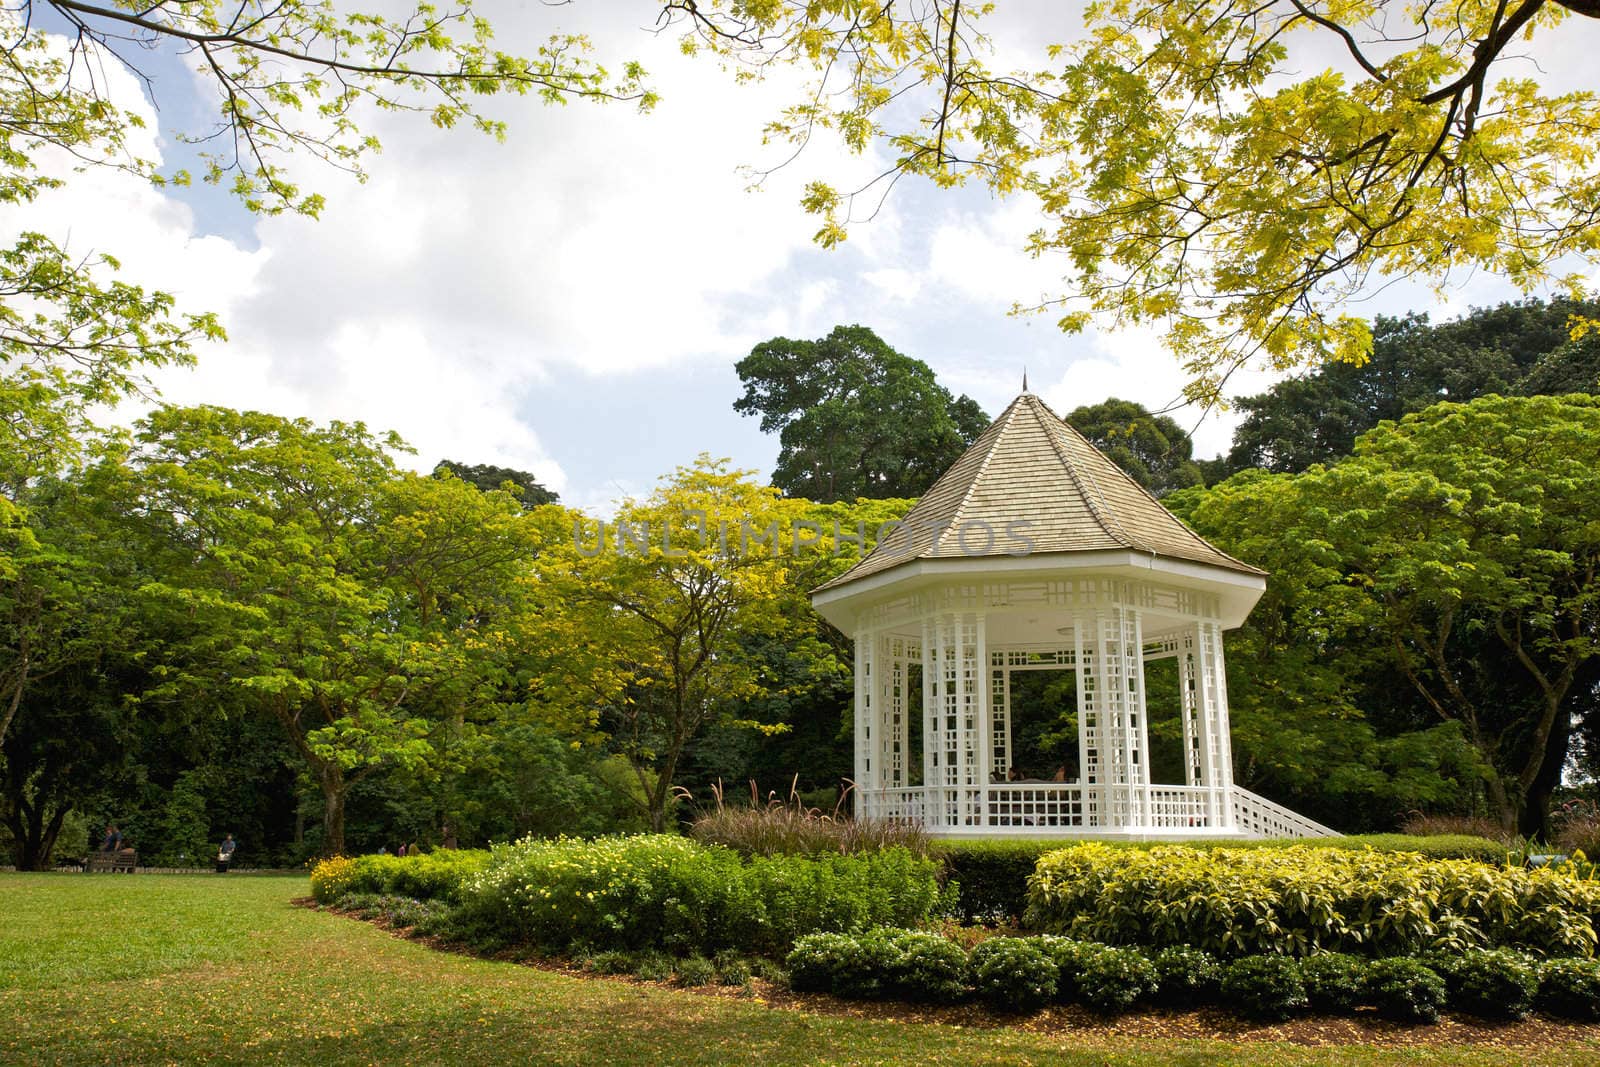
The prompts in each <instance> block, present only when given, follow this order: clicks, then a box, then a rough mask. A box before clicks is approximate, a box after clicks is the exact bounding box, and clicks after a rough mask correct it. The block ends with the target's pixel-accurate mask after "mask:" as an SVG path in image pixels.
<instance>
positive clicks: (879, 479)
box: [733, 326, 989, 503]
mask: <svg viewBox="0 0 1600 1067" xmlns="http://www.w3.org/2000/svg"><path fill="white" fill-rule="evenodd" d="M737 370H738V372H739V380H740V381H742V382H743V383H744V395H743V396H741V397H740V398H739V399H738V400H736V401H734V404H733V410H735V411H737V412H739V414H741V415H759V416H761V429H762V431H763V432H765V433H776V434H777V435H778V440H779V442H780V444H781V446H782V447H781V449H780V451H779V453H778V462H777V466H776V467H775V468H774V470H773V473H772V484H773V485H775V486H777V487H778V488H779V489H781V490H783V491H784V492H785V493H787V494H789V495H790V496H793V497H804V498H806V499H809V500H814V501H817V502H819V503H829V502H832V501H836V500H854V499H856V498H857V497H868V498H882V497H911V496H920V495H921V494H922V493H923V491H924V490H926V489H927V488H928V487H929V486H930V485H932V484H933V482H934V480H935V479H936V478H938V477H939V475H940V474H942V473H943V472H944V470H945V468H946V467H948V466H950V464H951V463H954V462H955V460H956V458H957V457H958V456H960V455H961V453H962V452H963V451H964V450H965V449H966V447H967V446H968V445H970V444H971V443H972V442H973V441H974V440H975V439H976V438H977V436H978V434H980V433H982V432H983V430H984V428H985V427H986V426H988V424H989V420H988V418H987V417H986V416H985V415H984V413H983V410H982V409H981V408H979V407H978V405H977V403H976V402H974V401H973V400H972V399H970V398H969V397H966V396H961V397H953V396H951V394H950V391H949V390H948V389H946V388H944V386H942V385H940V384H939V382H938V380H937V379H936V378H935V377H934V374H933V370H932V368H930V367H929V366H928V365H927V364H926V363H923V362H922V361H921V360H918V359H912V358H911V357H909V356H904V355H901V354H900V353H899V352H896V351H895V350H894V349H892V348H890V347H889V346H888V345H887V344H886V343H884V341H883V340H882V339H881V338H880V337H878V335H877V334H875V333H873V332H872V331H871V330H870V329H868V328H866V327H865V326H835V327H834V328H833V331H832V332H831V333H829V334H828V336H826V337H823V338H819V339H817V340H815V341H795V340H790V339H789V338H787V337H774V338H772V339H771V340H770V341H763V342H762V343H761V344H759V345H756V347H755V348H754V349H752V350H751V352H750V354H749V355H748V356H746V357H745V358H744V359H742V360H740V361H739V363H738V365H737Z"/></svg>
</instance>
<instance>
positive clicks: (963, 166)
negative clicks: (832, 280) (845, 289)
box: [667, 0, 1600, 399]
mask: <svg viewBox="0 0 1600 1067" xmlns="http://www.w3.org/2000/svg"><path fill="white" fill-rule="evenodd" d="M667 6H668V9H669V10H670V11H672V12H673V13H674V14H676V15H677V17H678V19H679V22H680V25H682V26H683V27H684V29H685V32H686V34H687V35H688V36H689V38H690V43H691V44H692V45H694V46H697V47H699V48H703V49H707V50H711V51H714V52H717V53H719V54H721V55H724V56H727V57H731V58H734V59H736V60H740V61H743V62H744V63H747V64H749V65H752V66H755V67H757V68H758V69H759V68H760V67H762V66H764V65H772V64H778V63H793V64H797V65H800V66H801V67H804V68H807V69H809V70H811V71H814V72H815V74H816V75H817V79H818V80H820V82H821V83H822V84H820V85H817V84H812V85H809V86H807V87H806V91H805V92H804V94H803V95H802V96H799V97H798V98H797V100H796V103H795V104H794V106H792V107H791V108H789V109H787V110H786V111H784V112H783V113H782V114H781V115H779V116H778V117H777V118H776V119H775V120H774V122H773V123H772V124H771V126H770V127H769V130H770V133H771V135H774V136H779V137H788V138H790V139H791V140H792V141H793V142H794V143H795V144H797V145H804V144H805V143H807V141H808V140H809V139H810V138H811V137H812V135H813V134H814V132H815V131H816V130H818V129H819V128H831V129H834V130H836V131H838V133H839V135H840V136H841V137H842V138H843V140H844V141H845V143H846V144H847V145H849V146H850V147H852V148H853V149H855V150H856V151H858V152H863V153H865V152H868V151H873V152H879V151H881V152H883V153H884V154H885V156H886V157H887V158H889V159H890V160H892V162H891V163H890V165H889V171H888V172H886V173H885V174H883V175H880V176H879V177H880V179H882V180H873V181H871V182H869V183H868V184H866V185H864V186H863V187H860V188H858V189H856V190H855V191H854V192H850V191H848V190H840V189H837V188H835V187H833V186H831V185H830V184H828V183H826V182H822V181H818V182H813V183H811V184H810V185H809V186H808V187H807V190H806V194H805V197H804V204H805V206H806V207H807V208H808V209H809V210H811V211H813V212H815V213H816V214H817V215H818V216H819V218H820V220H821V227H820V229H819V231H818V233H817V238H818V240H819V241H821V242H822V243H823V244H825V245H827V244H834V243H837V242H838V241H840V240H842V239H843V238H844V236H845V234H846V232H847V231H846V227H847V226H848V224H849V223H850V222H851V221H852V218H862V217H866V216H868V215H870V214H871V213H872V212H873V211H874V210H875V207H876V205H877V204H878V203H880V202H881V199H882V196H883V195H885V193H884V192H883V190H887V189H890V188H892V187H893V186H894V184H895V183H894V181H893V180H888V179H895V178H898V177H901V176H905V175H917V176H923V177H926V178H928V179H929V180H931V181H932V182H934V183H935V184H936V185H939V186H941V187H947V186H953V185H959V184H961V183H963V182H965V181H968V180H977V181H981V182H984V183H986V184H987V185H988V186H989V187H990V188H991V189H992V190H993V191H995V192H996V193H999V194H1002V195H1004V194H1011V193H1017V192H1026V193H1028V194H1031V196H1032V197H1033V198H1034V199H1035V200H1036V201H1037V203H1038V205H1039V207H1040V208H1041V209H1042V211H1043V212H1044V213H1045V215H1046V220H1045V222H1044V224H1043V225H1042V226H1040V227H1039V228H1038V229H1037V230H1036V231H1035V232H1034V233H1033V234H1032V235H1031V237H1030V238H1029V241H1028V249H1027V250H1028V251H1030V252H1032V253H1034V254H1035V255H1041V256H1049V257H1054V258H1055V259H1056V260H1057V261H1058V262H1059V263H1060V264H1061V267H1062V273H1063V274H1064V275H1066V276H1067V278H1068V279H1069V280H1068V281H1067V282H1066V284H1065V286H1064V289H1065V291H1064V292H1063V293H1062V295H1061V296H1060V297H1059V298H1055V299H1053V298H1049V297H1046V298H1045V299H1043V300H1038V299H1036V296H1035V294H1033V293H1019V294H1017V295H1018V299H1019V300H1020V301H1022V302H1024V304H1033V305H1035V306H1037V307H1039V308H1041V309H1045V308H1058V309H1059V310H1060V311H1061V312H1062V315H1061V318H1060V324H1061V326H1062V327H1063V328H1065V329H1068V330H1075V329H1079V328H1081V327H1083V326H1084V325H1085V324H1086V323H1087V322H1089V321H1090V320H1091V317H1093V316H1098V317H1099V318H1100V321H1101V322H1102V323H1103V324H1130V323H1150V324H1152V325H1155V324H1159V325H1161V326H1163V327H1165V329H1166V331H1167V332H1166V337H1167V342H1168V344H1169V346H1170V347H1171V348H1172V349H1173V350H1174V352H1175V353H1176V354H1177V355H1178V356H1179V357H1180V358H1181V359H1182V360H1183V361H1184V363H1185V365H1186V367H1187V368H1188V370H1189V371H1190V373H1191V374H1192V375H1193V379H1192V381H1191V385H1190V395H1191V396H1192V397H1195V398H1197V399H1211V398H1214V397H1215V396H1217V395H1218V393H1219V390H1220V388H1221V385H1222V382H1223V381H1224V380H1225V377H1226V375H1227V372H1228V370H1229V369H1230V368H1231V367H1233V366H1237V365H1238V364H1239V363H1241V362H1245V361H1250V360H1256V361H1258V362H1264V363H1266V364H1269V365H1271V366H1275V367H1279V368H1284V367H1290V366H1294V365H1311V364H1315V363H1319V362H1322V361H1324V360H1327V359H1337V360H1345V361H1354V362H1359V361H1360V360H1361V359H1363V358H1364V357H1365V356H1366V354H1367V353H1368V351H1369V349H1370V334H1369V331H1368V329H1367V325H1366V323H1365V322H1363V321H1362V320H1360V319H1358V318H1356V317H1355V316H1352V315H1349V314H1347V313H1345V312H1344V311H1343V308H1342V306H1341V304H1342V302H1343V301H1344V300H1345V299H1346V298H1347V297H1349V296H1350V295H1351V294H1353V293H1356V292H1360V291H1362V289H1363V287H1364V286H1365V284H1366V283H1367V281H1368V279H1370V278H1373V277H1378V276H1383V277H1387V278H1395V277H1412V278H1417V279H1422V280H1430V281H1441V280H1443V279H1445V278H1446V277H1447V276H1449V275H1450V274H1451V272H1453V271H1455V270H1458V269H1461V268H1469V267H1470V268H1478V269H1482V270H1484V271H1487V272H1489V273H1491V274H1494V275H1496V276H1499V277H1504V278H1507V279H1509V280H1510V281H1511V282H1512V283H1513V284H1516V285H1518V286H1519V287H1522V288H1523V289H1524V290H1525V291H1526V290H1531V289H1533V288H1534V287H1536V286H1539V285H1540V284H1542V283H1546V282H1553V283H1556V284H1560V285H1562V286H1563V287H1567V288H1573V287H1575V286H1576V285H1577V283H1578V276H1577V275H1576V274H1568V273H1565V272H1567V271H1569V270H1570V269H1571V268H1570V264H1571V262H1572V259H1569V258H1568V257H1575V258H1576V259H1577V260H1578V261H1580V262H1581V261H1587V262H1589V263H1593V262H1595V260H1596V256H1597V249H1600V158H1597V157H1596V155H1595V154H1594V152H1593V151H1592V139H1593V138H1592V132H1591V131H1593V130H1594V129H1595V128H1596V127H1597V126H1600V98H1597V97H1596V95H1595V94H1593V93H1590V92H1583V91H1579V92H1566V93H1554V92H1546V91H1544V90H1542V89H1541V87H1540V85H1539V82H1538V79H1537V76H1536V72H1534V73H1529V72H1528V71H1527V69H1526V68H1519V67H1517V66H1515V63H1516V60H1517V59H1518V58H1519V57H1521V56H1522V55H1524V54H1525V53H1526V51H1527V48H1528V47H1529V46H1528V45H1526V44H1525V43H1524V42H1526V41H1528V40H1529V39H1530V38H1531V39H1532V40H1533V42H1534V45H1535V46H1537V44H1538V43H1540V42H1543V41H1545V40H1547V39H1553V38H1555V37H1556V36H1557V35H1562V36H1563V37H1565V38H1571V37H1574V36H1576V37H1579V38H1587V39H1588V40H1590V41H1595V40H1600V24H1597V22H1596V21H1595V19H1596V17H1597V16H1600V6H1597V5H1596V4H1595V3H1594V2H1593V0H1496V2H1488V0H1449V2H1448V3H1446V4H1444V5H1443V6H1440V5H1437V4H1427V5H1418V6H1413V7H1409V8H1405V9H1404V10H1402V9H1399V8H1396V7H1395V6H1394V5H1393V4H1389V3H1386V2H1385V0H1348V2H1343V3H1337V4H1334V3H1327V2H1321V0H1267V2H1265V3H1254V2H1252V3H1245V2H1242V0H1198V2H1196V3H1188V4H1174V3H1170V2H1169V0H1110V2H1107V3H1100V4H1091V5H1089V6H1088V7H1087V8H1086V9H1085V15H1084V18H1085V32H1084V33H1083V34H1081V35H1079V36H1078V37H1077V38H1076V39H1074V40H1071V41H1067V42H1063V43H1050V42H1046V41H1040V42H1039V43H1038V44H1037V45H1036V46H1035V47H1036V49H1037V50H1036V51H1035V52H1034V54H1031V55H1029V54H1026V53H1024V54H1022V55H1018V56H1017V60H1016V62H1017V67H1016V68H1015V69H1012V70H1005V69H993V68H992V67H991V65H990V62H991V61H990V57H991V56H993V55H995V54H997V53H998V54H1004V55H1015V54H1016V53H1014V52H1012V51H1009V50H1007V51H1000V50H997V49H994V48H992V46H991V42H990V41H989V40H987V39H986V38H985V37H984V35H983V30H982V28H983V26H984V19H985V18H986V17H987V16H988V15H989V14H990V13H991V12H992V11H993V10H994V8H995V6H996V5H992V4H967V3H962V2H961V0H932V2H930V3H927V4H923V5H920V6H918V7H916V8H914V9H911V10H906V9H904V8H902V7H901V6H900V5H863V4H859V3H845V2H826V3H807V4H801V3H769V4H747V3H741V2H738V0H721V2H695V3H690V2H682V3H671V2H669V3H668V5H667ZM1564 20H1565V21H1564ZM1318 48H1327V49H1330V50H1331V51H1332V52H1333V53H1334V54H1335V55H1336V58H1335V59H1334V65H1331V66H1330V65H1326V64H1324V63H1323V62H1322V61H1321V60H1318V59H1313V60H1312V61H1311V62H1310V63H1309V64H1308V63H1307V60H1308V58H1310V57H1311V56H1315V55H1317V54H1318V53H1316V52H1312V51H1308V50H1310V49H1318Z"/></svg>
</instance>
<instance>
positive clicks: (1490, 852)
mask: <svg viewBox="0 0 1600 1067" xmlns="http://www.w3.org/2000/svg"><path fill="white" fill-rule="evenodd" d="M1079 843H1081V842H1076V841H1073V840H1070V839H1066V840H1063V839H1061V838H1056V839H1054V840H1041V839H1036V838H1020V839H1017V840H999V841H994V840H989V841H937V842H934V844H933V846H932V855H933V856H934V857H935V858H937V859H938V860H940V862H942V863H943V864H944V869H945V873H946V875H947V877H948V878H949V880H950V881H951V882H954V883H955V884H956V885H957V886H958V887H959V889H958V896H957V903H956V910H957V913H958V914H959V915H960V917H961V920H962V921H963V922H968V923H972V922H997V923H1005V922H1016V921H1017V920H1019V919H1021V918H1022V916H1023V913H1024V912H1025V910H1026V908H1027V904H1028V879H1029V878H1030V877H1031V876H1032V875H1033V872H1034V868H1035V867H1036V866H1037V864H1038V862H1039V860H1040V859H1042V858H1043V857H1045V856H1047V855H1049V854H1050V853H1052V852H1057V851H1060V850H1061V849H1063V848H1069V847H1071V846H1073V845H1075V844H1079ZM1097 843H1101V844H1104V845H1105V846H1106V847H1108V848H1119V849H1137V850H1141V851H1143V850H1148V849H1151V848H1159V847H1161V842H1151V841H1115V842H1097ZM1304 843H1305V842H1304V841H1302V840H1298V839H1295V840H1290V839H1261V840H1246V841H1233V840H1229V841H1193V842H1186V843H1185V847H1187V848H1198V849H1214V848H1229V849H1258V848H1267V849H1272V848H1283V847H1287V846H1291V845H1302V844H1304ZM1316 845H1317V846H1318V847H1320V848H1338V849H1350V850H1356V851H1360V850H1363V849H1372V850H1374V851H1378V852H1414V853H1417V854H1418V855H1420V856H1423V857H1425V858H1427V859H1465V860H1480V861H1482V862H1484V863H1493V864H1503V863H1505V862H1506V860H1507V859H1508V858H1509V856H1510V853H1509V851H1508V850H1507V849H1506V846H1504V845H1502V844H1499V843H1498V842H1495V841H1490V840H1488V839H1487V838H1483V837H1472V836H1469V835H1466V834H1442V835H1439V836H1435V837H1411V836H1408V835H1406V834H1364V835H1356V836H1352V837H1328V838H1318V839H1317V840H1316Z"/></svg>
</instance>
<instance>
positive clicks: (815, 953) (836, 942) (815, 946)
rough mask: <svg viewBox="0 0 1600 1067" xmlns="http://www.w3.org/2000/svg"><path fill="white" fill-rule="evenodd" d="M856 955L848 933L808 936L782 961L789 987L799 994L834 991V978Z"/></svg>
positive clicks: (796, 942)
mask: <svg viewBox="0 0 1600 1067" xmlns="http://www.w3.org/2000/svg"><path fill="white" fill-rule="evenodd" d="M855 952H856V942H855V938H853V937H851V936H850V935H849V934H807V935H806V936H804V937H801V938H798V939H797V940H796V941H795V943H794V948H792V949H790V950H789V955H788V956H787V957H786V958H785V959H784V961H783V962H784V966H785V967H786V968H787V969H788V971H789V985H790V986H791V987H792V988H794V989H795V990H796V991H798V992H801V993H826V992H829V991H830V990H832V989H833V976H834V975H835V974H837V973H838V972H839V971H840V970H841V969H842V968H843V967H844V966H845V964H846V961H847V960H849V959H851V958H852V957H853V956H854V955H855Z"/></svg>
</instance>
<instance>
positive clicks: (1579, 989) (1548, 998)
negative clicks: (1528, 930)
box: [1537, 959, 1600, 1022]
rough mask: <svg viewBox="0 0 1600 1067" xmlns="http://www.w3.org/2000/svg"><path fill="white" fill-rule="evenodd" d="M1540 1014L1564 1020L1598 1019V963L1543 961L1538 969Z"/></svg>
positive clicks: (1588, 961) (1599, 967)
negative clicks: (1543, 1013)
mask: <svg viewBox="0 0 1600 1067" xmlns="http://www.w3.org/2000/svg"><path fill="white" fill-rule="evenodd" d="M1537 1003H1538V1007H1539V1010H1540V1011H1544V1012H1548V1013H1549V1014H1551V1015H1557V1016H1560V1017H1561V1018H1564V1019H1580V1020H1583V1021H1585V1022H1591V1021H1593V1020H1595V1019H1600V960H1574V959H1562V960H1545V961H1544V962H1543V963H1542V964H1540V966H1539V997H1538V1002H1537Z"/></svg>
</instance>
